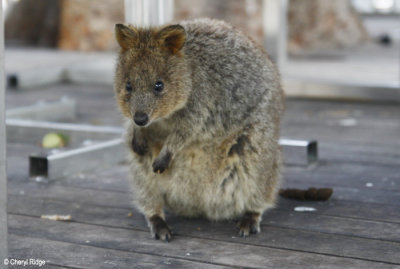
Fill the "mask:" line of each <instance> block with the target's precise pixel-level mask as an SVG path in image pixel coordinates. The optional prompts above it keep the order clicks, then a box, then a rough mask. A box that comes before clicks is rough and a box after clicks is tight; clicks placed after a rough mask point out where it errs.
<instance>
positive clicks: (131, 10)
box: [125, 0, 174, 27]
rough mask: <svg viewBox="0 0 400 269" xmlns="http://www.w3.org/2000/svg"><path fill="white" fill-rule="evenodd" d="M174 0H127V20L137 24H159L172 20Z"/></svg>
mask: <svg viewBox="0 0 400 269" xmlns="http://www.w3.org/2000/svg"><path fill="white" fill-rule="evenodd" d="M173 4H174V1H173V0H125V22H126V23H129V24H133V25H135V26H143V27H149V26H158V25H162V24H165V23H168V22H170V21H172V18H173V10H174V9H173V6H174V5H173Z"/></svg>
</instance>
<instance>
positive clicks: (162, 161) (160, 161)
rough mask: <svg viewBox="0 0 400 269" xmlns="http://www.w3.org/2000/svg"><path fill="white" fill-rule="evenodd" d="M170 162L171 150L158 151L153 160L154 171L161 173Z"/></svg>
mask: <svg viewBox="0 0 400 269" xmlns="http://www.w3.org/2000/svg"><path fill="white" fill-rule="evenodd" d="M170 162H171V152H166V153H164V154H162V153H160V155H158V156H157V158H156V159H155V160H154V162H153V171H154V173H157V174H161V173H162V172H164V171H165V169H167V168H168V166H169V163H170Z"/></svg>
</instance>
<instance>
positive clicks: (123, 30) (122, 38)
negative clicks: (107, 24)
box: [115, 24, 138, 50]
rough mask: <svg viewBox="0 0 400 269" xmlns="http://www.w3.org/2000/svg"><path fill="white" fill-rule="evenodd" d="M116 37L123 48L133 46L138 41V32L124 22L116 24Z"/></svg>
mask: <svg viewBox="0 0 400 269" xmlns="http://www.w3.org/2000/svg"><path fill="white" fill-rule="evenodd" d="M115 38H116V39H117V42H118V44H119V45H120V47H121V48H122V49H123V50H127V49H130V48H133V47H134V46H135V44H136V43H137V41H138V33H137V32H136V31H135V30H134V29H132V28H130V27H128V26H125V25H123V24H116V25H115Z"/></svg>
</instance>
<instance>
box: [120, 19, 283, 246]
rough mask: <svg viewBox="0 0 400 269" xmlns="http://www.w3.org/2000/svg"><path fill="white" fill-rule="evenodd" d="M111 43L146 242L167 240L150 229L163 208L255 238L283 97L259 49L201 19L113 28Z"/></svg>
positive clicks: (276, 172)
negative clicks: (142, 119) (230, 222)
mask: <svg viewBox="0 0 400 269" xmlns="http://www.w3.org/2000/svg"><path fill="white" fill-rule="evenodd" d="M116 39H117V41H118V43H119V44H120V47H121V51H120V54H119V59H118V65H117V70H116V76H115V92H116V96H117V100H118V104H119V107H120V109H121V112H122V113H123V115H124V116H125V117H126V118H127V133H126V141H127V145H128V146H129V148H131V149H132V151H131V162H132V185H133V191H134V192H135V194H136V195H135V198H136V202H137V205H138V207H139V209H140V210H142V212H143V213H144V214H145V216H146V218H147V220H148V223H149V226H150V228H151V230H152V231H153V233H154V236H155V237H156V238H157V237H160V238H164V239H165V240H167V238H168V239H169V235H170V233H169V232H167V231H168V229H162V232H160V233H161V234H158V233H157V227H156V226H157V225H161V224H160V223H161V221H160V219H162V220H164V219H165V218H164V208H168V209H170V210H172V211H173V212H175V213H176V214H180V215H184V216H189V217H190V216H203V217H206V218H209V219H213V220H220V219H232V218H238V217H243V219H242V221H241V228H240V234H241V235H243V236H246V235H248V234H249V233H254V232H258V231H259V222H260V220H261V215H262V213H263V212H264V211H265V210H266V209H268V208H270V207H272V206H273V205H274V202H275V199H276V195H277V190H278V187H279V181H280V167H281V154H280V149H279V146H278V139H279V121H280V116H281V113H282V111H283V92H282V89H281V86H280V82H279V75H278V73H277V71H276V69H275V67H274V66H273V64H272V63H271V61H270V60H269V59H268V57H267V54H266V53H265V51H263V50H262V49H260V47H259V46H258V45H257V44H255V43H254V42H253V41H251V40H250V39H248V38H247V37H246V36H245V35H243V34H241V33H240V32H239V31H237V30H236V29H234V28H233V27H231V26H230V25H228V24H226V23H224V22H221V21H215V20H208V19H201V20H195V21H186V22H182V23H181V24H179V25H170V26H165V27H160V28H150V29H142V28H136V27H133V26H124V25H117V26H116ZM160 81H161V82H162V83H163V89H162V91H157V92H156V91H155V85H156V84H157V83H158V82H160ZM127 82H129V83H130V85H131V88H130V87H129V88H128V89H127V88H126V84H127ZM136 113H141V114H143V113H144V114H146V115H148V118H149V120H148V122H147V123H146V125H145V126H138V125H136V124H135V123H134V120H133V118H134V115H135V114H136ZM154 220H156V221H154ZM164 226H165V227H167V226H166V225H163V227H164Z"/></svg>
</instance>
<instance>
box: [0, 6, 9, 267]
mask: <svg viewBox="0 0 400 269" xmlns="http://www.w3.org/2000/svg"><path fill="white" fill-rule="evenodd" d="M4 78H5V76H4V21H3V3H0V267H2V266H5V267H6V265H4V263H3V262H4V260H5V259H7V257H8V248H7V246H8V243H7V171H6V130H5V128H6V124H5V85H4V81H5V80H4Z"/></svg>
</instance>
